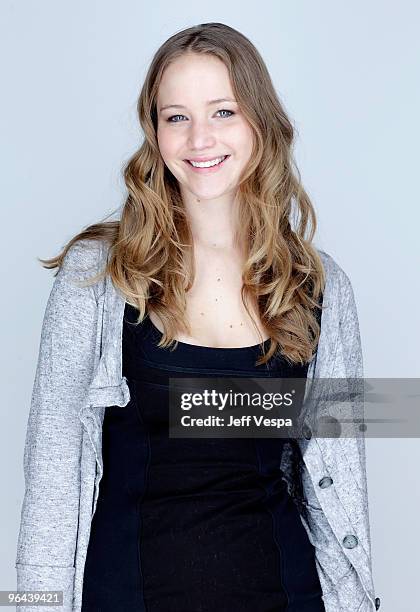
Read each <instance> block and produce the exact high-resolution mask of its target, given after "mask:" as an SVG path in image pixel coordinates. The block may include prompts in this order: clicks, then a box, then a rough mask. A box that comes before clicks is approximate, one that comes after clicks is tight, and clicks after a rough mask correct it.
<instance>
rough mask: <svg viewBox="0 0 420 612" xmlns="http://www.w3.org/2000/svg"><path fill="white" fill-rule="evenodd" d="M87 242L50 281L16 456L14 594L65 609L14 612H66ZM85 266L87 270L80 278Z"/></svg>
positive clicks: (92, 310) (85, 343)
mask: <svg viewBox="0 0 420 612" xmlns="http://www.w3.org/2000/svg"><path fill="white" fill-rule="evenodd" d="M91 242H92V241H80V242H77V243H75V244H74V245H72V247H71V248H70V249H69V251H68V252H67V254H66V257H65V259H64V261H63V264H62V266H61V267H60V269H59V271H58V273H57V275H56V276H55V280H54V283H53V286H52V289H51V292H50V295H49V298H48V301H47V305H46V309H45V313H44V318H43V323H42V329H41V338H40V345H39V353H38V361H37V366H36V372H35V380H34V384H33V389H32V396H31V404H30V410H29V417H28V421H27V430H26V438H25V444H24V453H23V472H24V484H25V491H24V497H23V503H22V508H21V516H20V529H19V535H18V541H17V554H16V561H15V567H16V572H17V590H19V591H20V590H22V591H24V590H26V591H29V590H30V591H32V590H41V591H46V590H53V591H56V590H58V591H63V597H64V601H63V604H64V605H58V606H51V605H50V606H42V605H41V606H40V605H37V606H30V605H27V606H26V605H25V606H23V605H22V606H17V610H19V611H20V612H32V611H33V612H42V611H43V610H45V612H46V611H48V612H52V611H55V610H57V611H58V610H60V611H61V612H70V611H71V609H72V599H73V581H74V572H75V567H74V559H75V549H76V538H77V530H78V514H79V496H80V456H81V443H82V433H83V432H82V427H83V426H82V424H81V422H80V420H79V415H78V413H79V409H80V407H81V405H82V402H83V400H84V398H85V394H86V391H87V388H88V385H89V383H90V381H91V378H92V374H93V371H92V370H93V363H94V359H93V356H94V351H95V336H96V326H97V300H96V295H95V291H94V288H93V286H92V285H90V286H87V287H80V286H78V284H77V281H78V280H79V279H80V280H84V279H86V278H89V277H92V276H94V275H95V274H96V273H97V271H98V270H97V267H96V266H95V261H96V262H97V256H96V255H95V254H96V253H97V246H93V248H90V247H91ZM83 243H85V244H83ZM86 243H87V244H86ZM86 247H88V250H86ZM86 263H88V264H89V263H90V264H91V265H90V267H89V268H88V269H87V270H84V271H83V273H82V274H80V268H81V266H82V265H83V266H84V265H85V264H86ZM88 271H89V273H88V274H85V272H88ZM75 281H76V282H75Z"/></svg>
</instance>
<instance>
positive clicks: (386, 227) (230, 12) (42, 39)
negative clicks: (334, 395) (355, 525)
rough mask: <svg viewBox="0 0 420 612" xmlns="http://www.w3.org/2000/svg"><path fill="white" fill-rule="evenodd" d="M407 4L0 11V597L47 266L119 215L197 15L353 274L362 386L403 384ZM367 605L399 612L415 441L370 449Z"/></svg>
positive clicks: (408, 353)
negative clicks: (145, 104) (289, 129)
mask: <svg viewBox="0 0 420 612" xmlns="http://www.w3.org/2000/svg"><path fill="white" fill-rule="evenodd" d="M419 16H420V15H419V9H418V5H417V3H416V2H414V1H413V2H409V1H407V0H401V1H400V2H398V3H397V2H387V1H379V0H371V1H370V2H362V1H361V0H353V2H351V3H342V2H333V1H332V0H329V1H321V2H316V3H314V2H312V1H308V0H305V1H300V2H299V1H298V2H293V3H291V2H284V1H274V0H272V1H271V2H270V1H264V0H259V1H258V2H257V3H256V2H244V1H243V0H241V1H240V0H230V1H229V2H224V3H212V6H210V5H209V3H203V2H201V3H198V2H187V1H185V0H184V1H183V2H182V3H178V2H163V1H159V0H155V1H154V2H153V3H150V2H140V1H138V0H119V1H118V2H111V1H109V0H108V1H105V0H100V1H99V0H95V1H94V0H83V1H82V0H72V1H71V2H70V1H65V0H61V1H59V2H57V0H41V1H39V2H31V1H30V0H26V1H25V0H15V1H13V0H3V2H2V3H1V7H0V41H1V42H0V62H1V75H2V78H1V84H2V88H1V89H2V95H1V97H0V105H1V108H0V125H1V132H2V136H1V156H2V159H1V169H2V172H1V182H2V183H1V200H2V224H3V231H2V240H1V249H2V261H3V263H4V266H3V272H4V275H3V281H2V285H3V300H2V302H1V308H2V325H1V332H2V342H1V346H2V351H1V359H2V365H1V371H2V396H3V398H2V402H1V408H2V425H3V426H2V428H1V434H0V435H1V439H0V461H1V485H2V492H3V493H4V496H2V500H3V501H2V504H1V510H0V511H1V521H0V530H1V550H2V555H1V561H0V578H1V580H0V589H4V590H6V589H7V590H12V589H15V588H16V587H15V570H14V561H15V554H16V539H17V530H18V526H19V519H20V508H21V503H22V495H23V468H22V461H23V443H24V436H25V430H26V421H27V416H28V410H29V404H30V395H31V390H32V384H33V378H34V373H35V366H36V359H37V355H38V346H39V335H40V329H41V322H42V316H43V313H44V309H45V306H46V301H47V298H48V294H49V291H50V289H51V285H52V278H53V277H52V273H51V272H49V271H47V270H44V269H43V268H42V267H41V266H40V264H38V263H37V261H36V257H37V256H39V257H51V256H52V255H54V254H56V253H57V252H58V250H59V249H61V248H62V246H63V245H64V243H65V241H67V240H68V239H69V238H70V237H71V236H73V235H74V234H75V233H76V232H78V231H80V229H81V228H82V227H83V226H86V225H87V224H89V223H93V222H95V221H97V220H99V219H100V218H101V217H102V216H104V215H105V214H107V213H110V212H111V211H112V210H114V209H115V208H117V207H118V206H120V205H121V204H122V202H123V197H124V184H123V181H122V178H121V174H120V171H121V167H122V165H123V163H124V161H125V160H126V159H127V158H128V157H129V155H130V154H131V153H132V152H133V151H134V150H135V148H136V147H137V146H138V144H139V141H140V139H141V137H142V136H141V134H140V132H139V129H138V126H137V119H136V112H135V104H136V98H137V95H138V92H139V90H140V85H141V82H142V79H143V77H144V74H145V70H146V67H147V65H148V63H149V61H150V59H151V57H152V55H153V53H154V51H155V50H156V49H157V47H158V46H159V45H160V44H161V43H162V42H163V41H164V40H165V39H166V38H167V37H168V36H170V35H171V34H173V33H174V32H175V31H177V30H180V29H182V28H184V27H187V26H190V25H193V24H196V23H203V22H209V21H222V22H224V23H227V24H229V25H231V26H233V27H235V28H237V29H239V30H240V31H242V32H243V33H244V34H245V35H247V36H248V37H250V38H251V40H252V41H253V42H254V43H255V44H256V46H257V47H258V49H259V50H260V52H261V53H262V55H263V57H264V58H265V60H266V62H267V64H268V67H269V70H270V71H271V74H272V77H273V80H274V83H275V85H276V88H277V90H278V92H279V94H280V96H281V99H282V101H283V102H284V104H285V106H286V109H287V111H288V112H289V114H290V116H291V118H292V119H293V121H294V123H295V125H296V128H297V130H298V141H297V146H296V159H297V162H298V164H299V167H300V169H301V173H302V177H303V181H304V184H305V186H306V188H307V190H308V192H309V194H310V196H311V197H312V200H313V203H314V205H315V207H316V211H317V214H318V221H319V229H318V233H317V237H316V244H317V245H318V246H319V247H321V248H323V249H324V250H326V251H327V252H328V253H330V254H331V255H333V257H335V259H336V260H337V262H338V263H339V264H340V265H341V266H342V267H343V269H344V270H345V271H346V272H347V274H348V275H349V277H350V278H351V280H352V283H353V287H354V290H355V294H356V299H357V304H358V308H359V316H360V326H361V333H362V339H363V344H364V357H365V372H366V376H367V377H419V376H420V359H419V340H420V334H419V326H418V321H419V316H418V315H419V301H420V299H419V298H420V296H419V263H420V262H419V238H418V232H419V229H418V226H419V197H418V189H419V187H418V176H419V170H418V164H419V155H418V148H419V140H420V139H419V136H420V134H419V132H420V130H419V123H420V122H419V109H420V100H419V82H418V75H419V73H420V72H419V65H418V58H419V51H420V49H419V38H418V23H419ZM367 451H368V478H369V493H370V516H371V525H372V537H373V554H374V572H375V574H374V578H375V583H376V594H377V595H379V596H380V597H381V599H382V606H381V610H384V612H385V611H388V612H391V611H392V612H405V611H408V610H414V609H415V608H416V599H417V598H418V596H417V594H416V591H417V581H418V573H419V570H420V562H419V545H420V537H419V530H418V528H417V526H418V508H419V507H420V494H419V476H418V462H419V458H420V452H419V441H418V440H416V439H404V440H402V439H401V440H398V439H388V440H385V439H384V440H379V439H369V440H368V441H367Z"/></svg>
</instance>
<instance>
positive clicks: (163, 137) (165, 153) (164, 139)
mask: <svg viewBox="0 0 420 612" xmlns="http://www.w3.org/2000/svg"><path fill="white" fill-rule="evenodd" d="M156 135H157V141H158V145H159V150H160V154H161V155H162V157H163V159H164V160H165V161H166V160H169V161H170V158H171V157H174V152H175V150H176V141H175V139H174V137H173V136H172V135H171V134H170V133H168V131H167V130H165V129H164V128H158V130H157V134H156Z"/></svg>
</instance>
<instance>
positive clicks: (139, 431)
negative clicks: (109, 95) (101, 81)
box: [16, 23, 380, 612]
mask: <svg viewBox="0 0 420 612" xmlns="http://www.w3.org/2000/svg"><path fill="white" fill-rule="evenodd" d="M175 113H178V114H175ZM138 114H139V119H140V123H141V126H142V128H143V131H144V134H145V139H144V142H143V143H142V145H141V147H140V149H139V150H138V151H136V152H135V153H134V155H133V156H132V158H131V159H130V160H129V161H128V163H127V165H126V167H125V169H124V178H125V183H126V187H127V198H126V202H125V204H124V206H123V209H122V214H121V219H120V220H118V221H112V222H104V221H103V222H100V223H97V224H95V225H92V226H89V227H87V228H86V229H85V230H84V231H82V232H80V233H79V234H77V235H76V236H75V237H74V238H72V240H71V241H70V242H69V243H68V244H67V245H66V246H65V248H64V250H63V252H62V253H61V254H60V255H58V256H57V257H55V258H53V259H51V260H44V261H43V263H44V265H45V267H47V268H56V267H58V268H59V270H58V273H57V276H56V279H55V282H54V286H53V289H52V291H51V295H50V298H49V301H48V305H47V309H46V313H45V317H44V322H43V330H42V335H41V344H40V354H39V360H38V365H37V371H36V377H35V383H34V389H33V394H32V403H31V411H30V417H29V420H28V430H27V437H26V443H25V457H24V468H25V486H26V491H25V497H24V503H23V508H22V517H21V527H20V533H19V541H18V553H17V557H16V568H17V571H18V589H19V590H36V589H38V590H39V589H42V590H46V589H48V590H62V591H63V593H64V605H63V606H62V607H61V606H60V610H62V612H81V611H82V612H94V611H95V612H96V611H97V610H101V612H127V611H132V610H138V611H139V612H140V611H141V612H145V611H146V610H147V611H148V612H168V611H178V610H179V611H181V610H182V612H198V611H199V610H200V611H202V612H210V611H211V612H213V611H214V610H218V611H220V612H231V611H232V610H236V609H237V610H240V611H241V612H256V611H258V612H268V611H269V610H276V612H286V610H287V612H292V611H293V612H338V611H339V610H346V612H369V611H370V610H372V609H374V608H375V607H376V609H377V608H378V607H379V603H380V602H379V598H376V599H375V597H374V589H373V583H372V567H371V552H370V531H369V515H368V502H367V483H366V471H365V449H364V438H363V437H362V435H360V432H359V435H358V439H357V440H356V439H346V440H345V442H344V441H342V440H340V439H338V440H337V439H332V440H329V439H323V438H322V436H321V437H320V438H319V439H316V436H315V435H314V434H315V433H317V422H316V420H315V421H314V420H313V419H309V417H308V414H307V409H308V407H307V406H306V405H305V406H304V408H305V410H302V415H299V418H300V417H301V418H300V420H301V421H302V423H301V424H302V427H301V428H299V430H298V431H299V432H301V434H302V435H300V436H299V437H297V438H296V439H295V438H293V439H292V438H286V437H283V438H261V439H258V440H257V439H253V438H252V437H250V435H247V436H243V437H239V438H238V439H231V438H230V437H229V434H226V437H223V436H221V435H220V436H218V437H217V438H212V437H211V436H209V437H201V436H200V435H198V436H197V438H198V439H191V436H188V437H186V438H182V437H177V438H172V437H169V431H168V430H169V383H170V379H171V378H174V377H185V376H186V377H188V378H189V377H198V378H200V377H204V378H206V379H207V378H208V377H216V378H217V377H229V378H230V377H240V378H243V377H245V378H247V377H249V378H255V377H263V378H279V379H282V378H296V379H303V381H304V383H306V379H308V380H310V379H314V378H326V379H329V378H333V377H337V378H344V379H345V378H346V377H347V378H352V377H355V378H357V377H361V376H362V375H363V372H362V353H361V343H360V335H359V328H358V319H357V310H356V306H355V301H354V295H353V291H352V287H351V284H350V281H349V279H348V277H347V276H346V274H345V272H344V271H343V270H342V269H341V268H340V267H339V266H338V264H337V263H336V262H335V261H334V260H333V258H332V257H331V256H330V255H328V254H327V253H325V252H324V251H321V250H319V249H317V248H316V247H315V246H314V245H313V244H312V240H313V236H314V232H315V227H316V218H315V212H314V209H313V206H312V204H311V202H310V200H309V198H308V195H307V194H306V192H305V190H304V188H303V186H302V185H301V182H300V178H299V177H297V176H296V174H295V172H294V164H293V155H292V144H293V138H294V131H293V127H292V124H291V122H290V120H289V119H288V117H287V115H286V112H285V110H284V108H283V107H282V105H281V102H280V101H279V99H278V96H277V93H276V91H275V89H274V87H273V84H272V82H271V78H270V76H269V73H268V71H267V68H266V66H265V64H264V61H263V59H262V58H261V56H260V54H259V53H258V51H257V49H256V48H255V47H254V45H253V44H252V43H251V42H250V41H249V40H248V39H247V38H246V37H245V36H244V35H243V34H241V33H240V32H238V31H237V30H234V29H233V28H231V27H229V26H227V25H224V24H221V23H208V24H200V25H197V26H194V27H191V28H188V29H186V30H183V31H181V32H178V33H176V34H174V35H173V36H172V37H171V38H169V39H168V40H167V41H165V43H164V44H163V45H162V46H161V47H160V48H159V49H158V51H157V52H156V54H155V56H154V58H153V60H152V63H151V65H150V67H149V70H148V73H147V76H146V79H145V82H144V84H143V86H142V90H141V93H140V97H139V101H138ZM297 174H298V173H297ZM293 213H297V217H296V216H295V217H294V215H293ZM296 218H298V223H297V226H296V227H292V221H293V220H294V219H296ZM308 229H309V230H310V231H309V235H307V234H308ZM90 272H91V273H92V274H93V273H95V272H97V274H96V275H95V276H94V277H93V278H92V277H91V276H90ZM170 347H171V348H170ZM340 399H341V396H340ZM348 405H349V409H348V410H349V419H350V420H352V419H353V420H354V421H356V415H357V417H358V418H359V417H360V412H359V411H358V408H359V406H358V404H357V401H356V400H354V399H353V398H352V399H351V401H349V404H348ZM238 416H239V415H238ZM309 416H312V415H309ZM238 420H239V421H240V419H238ZM243 423H244V428H246V424H247V421H246V419H245V418H244V420H243ZM294 431H297V430H296V429H295V430H294ZM350 466H351V469H350ZM99 485H100V487H99ZM37 609H38V611H39V612H41V610H42V609H43V608H41V607H39V608H37ZM47 610H49V611H50V610H51V608H48V607H45V612H47ZM21 612H25V607H24V606H22V608H21ZM28 612H29V610H28Z"/></svg>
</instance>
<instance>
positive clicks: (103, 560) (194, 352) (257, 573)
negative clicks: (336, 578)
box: [82, 304, 325, 612]
mask: <svg viewBox="0 0 420 612" xmlns="http://www.w3.org/2000/svg"><path fill="white" fill-rule="evenodd" d="M137 314H138V311H137V310H136V309H135V308H133V307H132V306H131V305H129V304H126V306H125V313H124V326H123V375H124V376H126V377H127V382H128V385H129V389H130V394H131V399H130V402H129V403H128V404H127V406H125V407H119V406H110V407H107V408H106V410H105V416H104V423H103V438H102V442H103V461H104V474H103V477H102V480H101V483H100V491H99V497H98V501H97V507H96V511H95V514H94V516H93V518H92V526H91V535H90V541H89V546H88V551H87V557H86V564H85V571H84V582H83V603H82V611H83V612H93V611H95V612H96V611H98V612H134V611H137V612H210V611H211V612H215V611H216V610H217V611H218V612H234V611H235V612H236V611H237V612H286V611H287V612H325V608H324V604H323V601H322V598H321V595H322V590H321V586H320V582H319V578H318V573H317V570H316V566H315V551H314V547H313V546H312V544H311V543H310V541H309V539H308V536H307V533H306V531H305V528H304V526H303V524H302V522H301V520H300V516H299V512H298V510H297V507H296V506H295V504H294V502H293V501H292V499H291V497H290V496H289V494H288V492H287V487H286V483H285V481H284V480H283V479H282V472H281V470H280V468H279V465H280V461H281V452H282V447H283V444H284V442H285V441H286V439H285V438H217V439H216V438H200V439H198V438H194V439H186V438H182V439H181V438H169V436H168V377H175V376H185V377H193V376H194V374H195V375H199V376H212V375H216V376H221V375H226V376H243V377H246V376H250V377H251V376H252V377H256V376H275V377H282V376H289V377H294V378H300V377H306V375H307V368H308V366H307V365H305V366H296V367H290V366H288V364H287V363H286V362H285V361H284V360H283V359H277V360H275V362H274V366H273V364H271V365H270V369H267V366H266V365H265V364H263V365H261V366H258V367H257V366H255V361H256V359H257V356H258V355H259V354H260V345H255V346H252V347H243V348H212V347H203V346H196V345H192V344H187V343H183V342H178V346H177V348H176V349H175V350H174V351H172V352H171V351H170V350H169V349H162V348H159V347H157V343H158V341H159V339H160V337H161V335H162V334H161V332H160V331H159V330H158V329H157V328H156V327H155V326H154V324H153V323H152V322H151V321H150V319H149V318H148V317H147V318H146V319H145V320H144V321H143V322H142V323H141V324H140V325H139V326H134V325H132V324H131V323H133V322H135V320H136V318H137ZM268 342H269V340H268V341H266V346H268Z"/></svg>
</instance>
